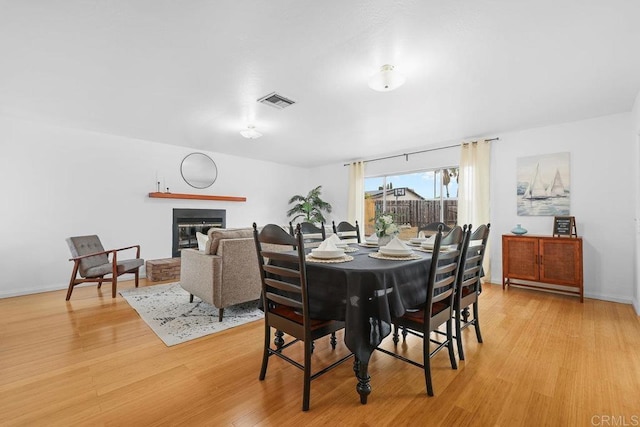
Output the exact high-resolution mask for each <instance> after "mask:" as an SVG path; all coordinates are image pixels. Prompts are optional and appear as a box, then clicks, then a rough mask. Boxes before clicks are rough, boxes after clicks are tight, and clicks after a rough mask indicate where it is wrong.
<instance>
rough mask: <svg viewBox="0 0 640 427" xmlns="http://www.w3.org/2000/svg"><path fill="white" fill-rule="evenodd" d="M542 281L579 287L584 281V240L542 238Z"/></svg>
mask: <svg viewBox="0 0 640 427" xmlns="http://www.w3.org/2000/svg"><path fill="white" fill-rule="evenodd" d="M540 281H542V282H548V283H555V284H558V285H566V286H575V287H579V286H580V285H581V283H582V240H580V239H573V238H555V239H540Z"/></svg>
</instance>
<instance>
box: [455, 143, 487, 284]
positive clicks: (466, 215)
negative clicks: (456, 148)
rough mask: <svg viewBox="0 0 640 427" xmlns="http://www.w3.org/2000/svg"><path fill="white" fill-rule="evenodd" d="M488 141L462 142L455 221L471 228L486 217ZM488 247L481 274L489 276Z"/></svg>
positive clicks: (483, 222)
mask: <svg viewBox="0 0 640 427" xmlns="http://www.w3.org/2000/svg"><path fill="white" fill-rule="evenodd" d="M490 169H491V143H490V142H489V141H484V140H480V141H477V142H471V143H463V144H462V150H461V157H460V175H459V178H458V224H460V225H462V224H472V226H473V228H474V229H475V228H476V227H477V226H479V225H480V224H488V223H489V220H490V214H491V212H490V197H489V191H490ZM489 253H490V251H489V248H488V243H487V248H486V249H485V256H484V263H483V268H484V277H485V280H486V281H488V280H490V278H491V270H490V265H491V264H490V260H489Z"/></svg>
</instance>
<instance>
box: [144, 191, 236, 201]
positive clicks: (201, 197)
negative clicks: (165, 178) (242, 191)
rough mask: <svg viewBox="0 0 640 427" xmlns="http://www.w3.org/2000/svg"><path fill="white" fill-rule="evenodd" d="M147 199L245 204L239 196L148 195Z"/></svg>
mask: <svg viewBox="0 0 640 427" xmlns="http://www.w3.org/2000/svg"><path fill="white" fill-rule="evenodd" d="M149 197H151V198H156V199H191V200H193V199H195V200H219V201H225V202H246V201H247V198H246V197H239V196H211V195H208V194H182V193H157V192H154V193H149Z"/></svg>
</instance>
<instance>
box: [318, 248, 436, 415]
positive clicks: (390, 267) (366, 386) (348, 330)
mask: <svg viewBox="0 0 640 427" xmlns="http://www.w3.org/2000/svg"><path fill="white" fill-rule="evenodd" d="M412 249H414V250H413V251H412V253H411V254H410V255H407V256H386V255H382V254H381V253H379V252H378V247H377V246H370V245H366V244H350V245H349V246H348V247H347V249H346V253H345V257H344V258H338V259H328V260H325V259H316V258H314V257H313V256H312V254H309V255H307V257H306V269H307V286H308V292H309V309H310V314H311V317H312V318H315V319H323V320H340V321H344V322H345V329H344V342H345V344H346V346H347V347H348V348H349V350H350V351H351V352H353V354H354V355H355V361H354V372H355V374H356V378H357V385H356V390H357V392H358V394H359V395H360V402H361V403H362V404H366V403H367V397H368V396H369V394H370V393H371V384H370V376H369V373H368V365H369V360H370V358H371V355H372V354H373V352H374V351H375V349H376V348H377V347H378V346H379V345H380V343H381V342H382V340H383V339H384V338H385V337H386V336H388V335H389V334H390V333H391V330H392V319H393V318H394V317H397V316H402V315H403V314H404V313H405V311H406V310H407V309H410V308H415V307H418V306H420V305H422V304H424V302H425V301H426V292H427V286H426V283H427V279H428V277H429V270H430V268H431V253H430V252H427V251H424V250H421V249H420V248H418V247H414V248H412Z"/></svg>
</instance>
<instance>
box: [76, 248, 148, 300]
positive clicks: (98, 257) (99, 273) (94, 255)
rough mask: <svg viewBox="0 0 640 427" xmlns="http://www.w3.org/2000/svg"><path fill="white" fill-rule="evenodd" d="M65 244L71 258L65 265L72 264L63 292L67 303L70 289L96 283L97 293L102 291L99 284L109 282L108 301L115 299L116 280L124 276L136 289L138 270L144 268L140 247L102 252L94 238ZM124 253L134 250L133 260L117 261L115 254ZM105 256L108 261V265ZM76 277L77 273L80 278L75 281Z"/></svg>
mask: <svg viewBox="0 0 640 427" xmlns="http://www.w3.org/2000/svg"><path fill="white" fill-rule="evenodd" d="M66 240H67V244H68V245H69V249H70V250H71V256H72V257H73V258H70V259H69V261H73V272H72V273H71V280H70V281H69V289H68V290H67V298H66V300H67V301H69V299H70V298H71V293H72V292H73V288H74V287H75V286H76V285H78V284H80V283H85V282H98V289H100V287H102V282H111V297H112V298H115V297H116V289H117V286H118V276H120V275H123V274H126V273H132V274H134V275H135V281H136V288H137V287H138V275H139V272H140V267H141V266H142V265H143V264H144V259H142V258H140V245H133V246H127V247H126V248H120V249H110V250H105V249H104V247H103V246H102V243H101V242H100V239H99V238H98V236H96V235H91V236H77V237H69V238H68V239H66ZM128 249H135V250H136V257H135V258H134V259H125V260H119V259H118V252H120V251H124V250H128ZM109 255H110V256H111V261H109ZM78 273H80V277H77V276H78ZM108 274H110V275H111V277H107V278H105V277H104V276H106V275H108Z"/></svg>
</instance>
